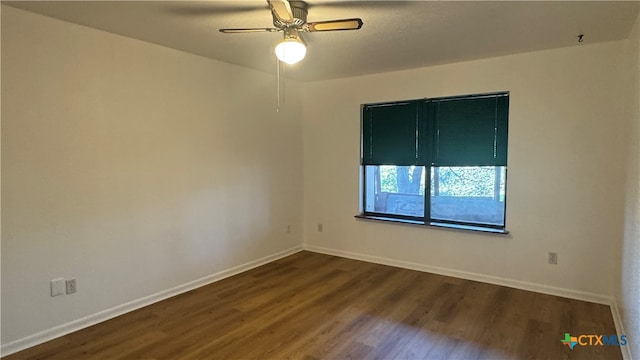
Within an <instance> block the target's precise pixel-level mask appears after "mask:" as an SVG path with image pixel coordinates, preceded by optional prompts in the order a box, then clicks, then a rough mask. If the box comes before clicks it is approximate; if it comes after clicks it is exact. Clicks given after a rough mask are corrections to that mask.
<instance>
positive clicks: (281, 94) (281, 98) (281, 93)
mask: <svg viewBox="0 0 640 360" xmlns="http://www.w3.org/2000/svg"><path fill="white" fill-rule="evenodd" d="M285 73H286V66H285V65H284V63H283V62H282V61H280V60H279V59H276V82H277V83H278V84H277V85H276V91H277V92H278V94H277V102H278V103H277V104H276V112H280V105H282V104H284V103H285V101H286V100H285V83H286V82H285Z"/></svg>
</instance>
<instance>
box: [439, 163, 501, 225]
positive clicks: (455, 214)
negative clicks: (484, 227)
mask: <svg viewBox="0 0 640 360" xmlns="http://www.w3.org/2000/svg"><path fill="white" fill-rule="evenodd" d="M505 182H506V167H504V166H464V167H462V166H458V167H454V166H440V167H433V168H431V219H432V221H437V220H448V221H456V222H464V223H478V224H490V225H498V226H504V209H505Z"/></svg>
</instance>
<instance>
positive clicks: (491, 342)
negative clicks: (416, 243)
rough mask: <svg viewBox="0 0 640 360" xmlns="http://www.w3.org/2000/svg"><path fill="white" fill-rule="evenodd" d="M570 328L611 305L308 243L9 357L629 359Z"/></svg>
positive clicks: (598, 324)
mask: <svg viewBox="0 0 640 360" xmlns="http://www.w3.org/2000/svg"><path fill="white" fill-rule="evenodd" d="M565 332H570V333H571V334H572V335H574V334H577V335H579V334H615V328H614V325H613V320H612V318H611V312H610V309H609V307H608V306H605V305H599V304H593V303H588V302H583V301H577V300H570V299H566V298H560V297H555V296H550V295H543V294H538V293H533V292H528V291H522V290H516V289H511V288H507V287H502V286H496V285H490V284H485V283H480V282H475V281H468V280H462V279H457V278H452V277H447V276H440V275H434V274H429V273H421V272H418V271H412V270H405V269H399V268H394V267H389V266H384V265H377V264H371V263H366V262H361V261H355V260H349V259H344V258H339V257H334V256H328V255H321V254H315V253H311V252H300V253H297V254H294V255H292V256H289V257H286V258H284V259H281V260H278V261H275V262H273V263H270V264H267V265H264V266H261V267H259V268H256V269H253V270H251V271H247V272H245V273H242V274H240V275H236V276H233V277H231V278H227V279H224V280H221V281H219V282H216V283H214V284H211V285H208V286H205V287H202V288H199V289H196V290H193V291H190V292H188V293H185V294H182V295H179V296H176V297H173V298H171V299H168V300H165V301H162V302H159V303H156V304H153V305H151V306H147V307H145V308H143V309H140V310H136V311H133V312H131V313H128V314H125V315H123V316H120V317H117V318H115V319H111V320H108V321H105V322H103V323H101V324H98V325H95V326H92V327H89V328H87V329H84V330H81V331H78V332H75V333H73V334H69V335H67V336H64V337H61V338H58V339H55V340H52V341H49V342H47V343H44V344H41V345H39V346H36V347H33V348H30V349H27V350H24V351H21V352H19V353H16V354H13V355H10V356H7V357H5V358H3V359H6V360H17V359H621V358H622V356H621V352H620V349H619V348H618V347H613V346H576V347H575V348H574V349H573V350H570V349H569V348H568V347H567V346H565V345H563V344H562V343H561V341H560V340H561V339H562V338H563V337H564V333H565ZM574 336H575V335H574Z"/></svg>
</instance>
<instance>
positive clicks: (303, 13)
mask: <svg viewBox="0 0 640 360" xmlns="http://www.w3.org/2000/svg"><path fill="white" fill-rule="evenodd" d="M289 4H290V6H291V13H292V14H293V21H292V22H291V23H289V22H284V21H280V19H278V18H277V17H276V16H275V14H273V26H275V27H277V28H288V27H300V26H302V25H304V24H306V23H307V13H308V12H307V3H305V2H304V1H295V0H289Z"/></svg>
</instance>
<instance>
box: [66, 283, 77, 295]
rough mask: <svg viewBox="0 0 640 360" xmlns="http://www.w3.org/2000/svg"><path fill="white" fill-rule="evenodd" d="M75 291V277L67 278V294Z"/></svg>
mask: <svg viewBox="0 0 640 360" xmlns="http://www.w3.org/2000/svg"><path fill="white" fill-rule="evenodd" d="M76 291H78V289H77V288H76V279H69V280H67V295H69V294H73V293H74V292H76Z"/></svg>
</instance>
